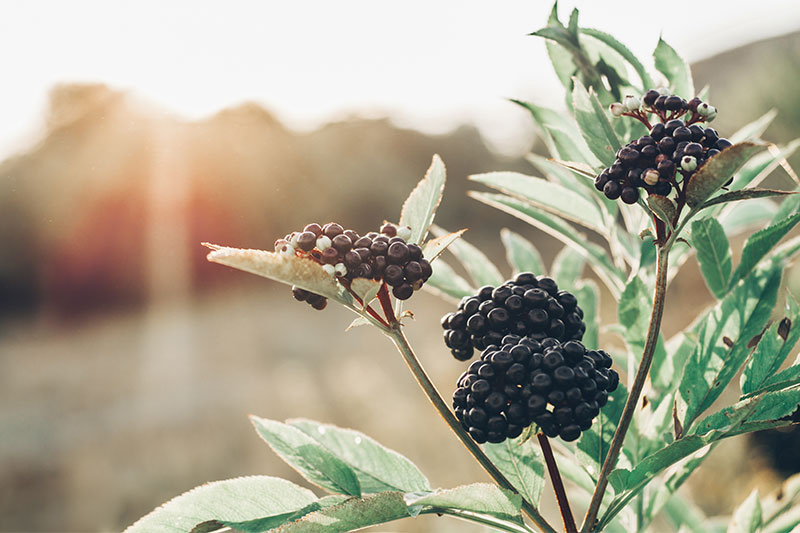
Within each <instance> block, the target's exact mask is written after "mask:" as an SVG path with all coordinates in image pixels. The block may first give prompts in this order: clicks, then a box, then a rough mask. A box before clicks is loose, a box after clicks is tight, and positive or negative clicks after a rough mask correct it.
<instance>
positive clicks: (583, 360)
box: [453, 335, 619, 444]
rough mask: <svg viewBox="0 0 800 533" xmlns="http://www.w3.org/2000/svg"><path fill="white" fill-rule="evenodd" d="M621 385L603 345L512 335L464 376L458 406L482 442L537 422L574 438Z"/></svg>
mask: <svg viewBox="0 0 800 533" xmlns="http://www.w3.org/2000/svg"><path fill="white" fill-rule="evenodd" d="M618 384H619V374H617V372H616V371H614V370H612V369H611V357H610V356H609V355H608V354H607V353H606V352H604V351H602V350H589V351H587V350H586V348H585V347H584V345H583V344H582V343H581V342H579V341H575V340H571V341H567V342H561V341H559V340H558V339H554V338H545V339H542V340H541V341H539V340H535V339H532V338H531V337H520V336H518V335H506V336H505V337H503V339H502V341H501V342H500V343H498V344H492V345H490V346H487V347H486V349H485V350H483V353H482V354H481V358H480V359H479V360H477V361H474V362H473V363H472V364H471V365H470V366H469V368H468V369H467V371H466V372H464V373H463V374H462V375H461V377H459V379H458V383H457V386H458V388H456V390H455V392H454V393H453V409H454V411H455V415H456V418H457V419H458V420H459V422H461V425H462V427H463V428H464V429H465V430H466V431H467V432H468V433H469V434H470V435H471V436H472V438H473V439H475V441H476V442H478V443H479V444H481V443H484V442H493V443H498V442H503V441H504V440H505V439H511V438H514V437H518V436H519V435H520V434H521V433H522V431H523V430H524V429H525V428H526V427H527V426H529V425H531V424H532V423H535V424H536V425H537V426H538V428H539V430H540V431H541V432H542V433H544V434H545V435H547V436H548V437H556V436H558V437H561V438H562V439H563V440H565V441H568V442H569V441H574V440H576V439H577V438H578V437H580V435H581V433H582V432H583V431H586V430H588V429H589V428H590V427H591V425H592V422H593V420H594V419H595V418H596V417H597V415H598V414H599V413H600V408H601V407H603V406H604V405H605V404H606V403H607V402H608V396H609V394H610V393H612V392H614V391H615V390H616V388H617V385H618Z"/></svg>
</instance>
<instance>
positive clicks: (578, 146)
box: [511, 100, 599, 166]
mask: <svg viewBox="0 0 800 533" xmlns="http://www.w3.org/2000/svg"><path fill="white" fill-rule="evenodd" d="M511 101H512V102H514V103H515V104H518V105H520V106H522V107H524V108H525V109H527V110H528V111H530V113H531V115H532V116H533V120H534V121H535V122H536V124H537V125H538V126H539V128H540V129H541V130H542V134H543V139H544V143H545V145H546V146H547V149H548V151H549V152H550V155H551V156H553V157H557V158H558V159H565V160H567V161H587V162H589V163H590V164H591V165H593V166H597V165H598V163H599V161H597V160H596V159H595V157H594V156H593V155H592V153H591V151H590V150H589V147H588V146H586V143H585V142H584V140H583V138H582V137H581V136H580V133H579V132H578V128H577V125H576V124H575V123H574V122H573V121H572V120H570V119H569V118H568V117H567V116H565V114H564V113H563V112H558V111H553V110H552V109H548V108H546V107H542V106H537V105H535V104H531V103H528V102H522V101H520V100H511Z"/></svg>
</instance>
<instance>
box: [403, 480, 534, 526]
mask: <svg viewBox="0 0 800 533" xmlns="http://www.w3.org/2000/svg"><path fill="white" fill-rule="evenodd" d="M405 500H406V504H407V505H408V507H409V509H412V508H413V507H415V506H428V507H433V508H443V509H457V510H461V511H469V512H473V513H480V514H484V515H489V516H494V517H496V518H500V519H502V520H511V521H514V522H517V523H520V524H521V523H522V516H521V515H520V508H521V507H522V498H521V497H520V495H519V494H514V493H512V492H510V491H507V490H504V489H501V488H499V487H498V486H497V485H492V484H489V483H473V484H472V485H462V486H460V487H456V488H454V489H439V490H437V491H435V492H432V493H430V494H423V495H415V494H407V495H406V498H405Z"/></svg>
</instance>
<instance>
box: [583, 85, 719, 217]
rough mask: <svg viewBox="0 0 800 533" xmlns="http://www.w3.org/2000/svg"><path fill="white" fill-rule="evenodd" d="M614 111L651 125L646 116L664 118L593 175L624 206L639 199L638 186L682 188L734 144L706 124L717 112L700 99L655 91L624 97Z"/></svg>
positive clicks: (655, 190)
mask: <svg viewBox="0 0 800 533" xmlns="http://www.w3.org/2000/svg"><path fill="white" fill-rule="evenodd" d="M613 106H620V108H621V110H617V112H616V113H614V107H613ZM612 113H614V114H616V115H618V116H622V115H625V116H632V117H634V118H637V119H639V120H642V121H643V122H644V123H645V124H647V125H648V126H650V123H649V121H648V115H649V114H651V113H652V114H655V115H656V116H658V118H659V119H660V120H662V122H659V123H656V124H655V125H654V126H652V127H651V128H650V132H649V133H648V134H647V135H644V136H642V137H640V138H638V139H636V140H635V141H632V142H630V143H628V144H627V145H625V146H623V147H622V148H620V149H619V150H618V151H617V154H616V160H615V161H614V163H613V164H612V165H611V166H610V167H608V168H606V169H604V170H603V171H602V172H601V173H600V174H599V175H598V176H597V177H596V178H595V181H594V184H595V187H596V188H597V190H599V191H601V192H603V194H605V196H606V197H607V198H608V199H610V200H616V199H617V198H620V199H622V201H623V202H625V203H626V204H634V203H636V202H637V201H638V200H639V194H640V191H639V189H644V190H646V191H647V192H648V193H649V194H658V195H661V196H668V195H669V194H670V193H671V192H672V189H673V188H675V189H676V190H678V191H680V185H681V184H682V183H684V182H686V181H687V180H688V179H690V178H691V176H692V175H693V174H694V172H695V171H696V170H697V169H698V168H700V167H701V166H702V165H703V163H705V161H706V160H707V159H708V158H710V157H713V156H715V155H716V154H718V153H719V152H720V151H721V150H723V149H724V148H727V147H728V146H730V145H731V142H730V141H728V140H727V139H723V138H720V136H719V134H718V133H717V132H716V130H714V129H713V128H709V127H705V126H704V125H703V124H702V123H703V122H706V121H710V120H712V119H713V118H714V117H715V116H716V113H717V111H716V109H714V108H713V107H711V106H709V105H708V104H706V103H704V102H702V101H701V100H700V99H699V98H693V99H692V100H689V101H688V102H687V101H686V100H684V99H683V98H681V97H679V96H675V95H666V94H662V93H661V92H659V91H656V90H654V89H652V90H650V91H647V93H646V94H645V95H644V97H643V98H642V100H641V101H639V99H637V98H635V97H626V100H625V102H624V103H622V104H613V105H612ZM687 114H689V116H688V117H686V116H685V115H687ZM681 117H683V119H682V118H681ZM684 119H685V120H684Z"/></svg>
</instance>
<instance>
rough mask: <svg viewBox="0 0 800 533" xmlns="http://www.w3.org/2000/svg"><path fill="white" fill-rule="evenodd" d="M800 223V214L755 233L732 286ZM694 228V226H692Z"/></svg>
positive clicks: (737, 269) (733, 278) (743, 253)
mask: <svg viewBox="0 0 800 533" xmlns="http://www.w3.org/2000/svg"><path fill="white" fill-rule="evenodd" d="M798 222H800V213H795V214H794V215H792V216H790V217H789V218H785V219H783V220H781V221H780V222H777V223H776V224H773V225H772V226H769V227H768V228H764V229H762V230H761V231H759V232H757V233H754V234H753V235H751V236H750V238H748V239H747V242H746V243H745V245H744V249H743V250H742V260H741V261H740V262H739V264H738V265H737V266H736V270H735V271H734V272H733V276H732V277H731V281H730V286H731V287H732V286H734V285H735V284H736V283H738V282H739V280H741V279H742V278H744V277H746V276H747V275H748V274H749V273H750V271H751V270H753V268H754V267H755V266H756V264H758V262H759V261H761V259H762V258H763V257H764V256H765V255H766V254H767V253H768V252H769V251H770V250H771V249H772V248H773V247H774V246H775V245H776V244H778V241H780V240H781V239H782V238H783V237H784V236H785V235H786V234H787V233H789V231H791V230H792V228H794V227H795V226H796V225H797V223H798ZM692 227H694V226H692Z"/></svg>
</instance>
